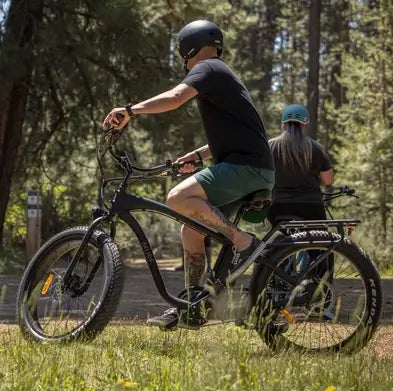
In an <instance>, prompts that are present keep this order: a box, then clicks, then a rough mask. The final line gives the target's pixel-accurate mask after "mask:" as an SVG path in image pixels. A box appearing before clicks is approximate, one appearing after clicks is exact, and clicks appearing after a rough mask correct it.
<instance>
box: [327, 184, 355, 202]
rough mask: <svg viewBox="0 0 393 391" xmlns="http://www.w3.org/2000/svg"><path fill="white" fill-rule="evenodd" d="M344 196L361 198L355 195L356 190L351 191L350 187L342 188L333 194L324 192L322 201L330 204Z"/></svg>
mask: <svg viewBox="0 0 393 391" xmlns="http://www.w3.org/2000/svg"><path fill="white" fill-rule="evenodd" d="M342 196H350V197H355V198H359V197H358V196H357V195H355V189H351V188H349V187H348V186H341V187H339V188H338V189H337V190H335V191H333V192H322V199H323V201H324V202H328V201H331V200H333V199H334V198H338V197H342Z"/></svg>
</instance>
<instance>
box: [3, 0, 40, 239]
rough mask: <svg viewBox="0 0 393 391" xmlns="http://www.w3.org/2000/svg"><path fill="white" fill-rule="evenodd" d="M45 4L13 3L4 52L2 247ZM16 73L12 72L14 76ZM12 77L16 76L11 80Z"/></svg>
mask: <svg viewBox="0 0 393 391" xmlns="http://www.w3.org/2000/svg"><path fill="white" fill-rule="evenodd" d="M41 12H42V0H13V1H12V2H11V4H10V8H9V13H8V17H7V22H6V25H5V34H4V39H3V41H2V47H1V48H0V58H1V63H0V70H1V74H2V75H1V83H0V84H1V85H2V88H1V91H0V189H1V191H0V243H1V242H2V239H3V226H4V218H5V212H6V209H7V205H8V200H9V195H10V188H11V183H12V174H13V171H14V166H15V161H16V158H17V151H18V147H19V144H20V142H21V138H22V125H23V120H24V114H25V109H26V103H27V98H28V94H29V87H30V80H31V75H32V71H33V45H34V40H35V36H36V31H37V25H38V23H39V20H40V18H41ZM10 70H12V72H10ZM10 74H12V75H13V77H12V79H11V80H8V79H5V78H9V77H10V76H9V75H10Z"/></svg>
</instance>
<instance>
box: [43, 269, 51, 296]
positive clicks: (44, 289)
mask: <svg viewBox="0 0 393 391" xmlns="http://www.w3.org/2000/svg"><path fill="white" fill-rule="evenodd" d="M53 276H54V274H53V273H49V276H48V278H47V279H46V281H45V284H44V286H43V287H42V290H41V294H42V295H46V294H47V293H48V289H49V287H50V284H51V283H52V280H53Z"/></svg>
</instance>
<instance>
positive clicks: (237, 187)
mask: <svg viewBox="0 0 393 391" xmlns="http://www.w3.org/2000/svg"><path fill="white" fill-rule="evenodd" d="M194 177H195V179H196V180H197V182H198V183H199V184H200V185H201V186H202V187H203V190H205V193H206V195H207V199H208V201H209V202H210V203H211V204H212V205H214V206H216V207H218V208H219V209H220V210H221V211H222V212H223V213H224V214H225V216H227V217H230V216H231V215H232V214H233V213H234V212H235V210H236V209H237V208H238V207H239V205H240V203H239V200H240V199H241V198H243V197H245V196H247V195H248V194H250V193H253V192H254V191H258V190H263V189H268V190H272V189H273V186H274V171H273V170H268V169H264V168H258V167H252V166H247V165H241V164H231V163H225V162H224V163H218V164H216V165H214V166H211V167H207V168H204V169H203V170H201V171H199V172H197V173H196V174H195V175H194Z"/></svg>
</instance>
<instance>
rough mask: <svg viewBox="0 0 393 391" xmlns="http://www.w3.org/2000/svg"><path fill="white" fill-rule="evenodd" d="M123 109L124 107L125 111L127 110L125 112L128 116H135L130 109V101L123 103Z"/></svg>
mask: <svg viewBox="0 0 393 391" xmlns="http://www.w3.org/2000/svg"><path fill="white" fill-rule="evenodd" d="M125 109H126V111H127V114H128V115H129V116H130V118H133V117H135V114H134V112H133V111H132V104H131V103H128V104H126V105H125Z"/></svg>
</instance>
